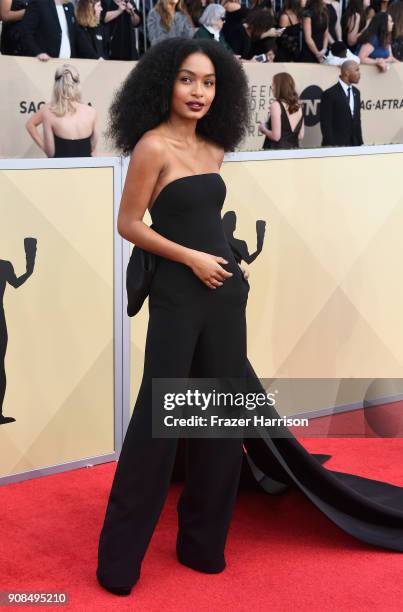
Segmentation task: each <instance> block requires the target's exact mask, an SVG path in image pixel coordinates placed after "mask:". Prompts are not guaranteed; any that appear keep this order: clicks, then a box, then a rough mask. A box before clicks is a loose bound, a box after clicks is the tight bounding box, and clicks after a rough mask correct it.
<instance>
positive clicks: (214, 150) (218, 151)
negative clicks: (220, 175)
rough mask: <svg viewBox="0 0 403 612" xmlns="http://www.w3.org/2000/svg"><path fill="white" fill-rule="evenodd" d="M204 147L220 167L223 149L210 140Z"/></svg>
mask: <svg viewBox="0 0 403 612" xmlns="http://www.w3.org/2000/svg"><path fill="white" fill-rule="evenodd" d="M204 145H205V146H206V148H207V150H208V152H209V154H210V155H212V156H213V157H214V159H215V160H216V161H217V164H218V165H219V166H221V164H222V161H223V159H224V154H225V150H224V148H223V147H222V146H221V145H219V144H218V143H216V142H212V141H211V140H206V141H205V142H204Z"/></svg>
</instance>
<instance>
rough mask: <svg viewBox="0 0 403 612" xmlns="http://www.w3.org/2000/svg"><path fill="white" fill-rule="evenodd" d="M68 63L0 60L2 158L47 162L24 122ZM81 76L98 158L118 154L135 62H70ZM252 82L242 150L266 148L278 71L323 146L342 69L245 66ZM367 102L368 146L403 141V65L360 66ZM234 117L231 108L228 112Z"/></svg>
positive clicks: (314, 141) (309, 138)
mask: <svg viewBox="0 0 403 612" xmlns="http://www.w3.org/2000/svg"><path fill="white" fill-rule="evenodd" d="M62 63H63V60H59V59H52V60H50V61H48V62H40V61H38V60H37V59H36V58H27V57H15V58H14V57H7V56H0V113H1V116H2V117H3V118H7V121H3V122H2V128H1V132H2V138H1V140H0V157H25V158H32V157H44V153H43V152H42V151H41V150H40V149H39V148H38V147H37V146H36V145H35V144H34V142H33V141H32V139H31V138H30V136H29V134H28V132H27V131H26V129H25V123H26V122H27V120H28V119H29V117H30V116H31V115H32V114H33V113H35V112H36V111H37V110H38V109H39V108H40V107H41V105H42V104H44V103H45V102H49V101H50V98H51V93H52V87H53V83H54V74H55V70H56V68H57V67H58V66H59V65H60V64H62ZM71 63H73V64H74V65H75V66H76V67H77V68H78V70H79V72H80V75H81V85H82V92H83V102H85V103H88V104H91V105H92V106H93V107H94V108H96V110H97V112H98V126H99V129H100V132H101V138H100V141H99V144H98V147H97V151H96V154H97V155H98V156H105V155H114V154H115V152H114V151H113V150H111V146H110V143H108V142H106V140H105V137H104V134H103V132H104V126H106V123H107V112H108V108H109V106H110V103H111V101H112V97H113V94H114V92H115V91H116V89H117V88H118V87H119V85H120V84H121V83H122V81H123V80H124V78H125V77H126V76H127V74H128V73H129V71H130V70H131V69H132V68H133V67H134V65H135V62H119V61H102V60H98V61H96V60H79V59H74V60H71ZM243 66H244V70H245V72H246V74H247V77H248V81H249V96H250V104H251V108H252V111H253V112H252V117H251V125H250V126H249V133H248V136H247V138H246V139H245V140H244V142H243V143H242V145H241V146H240V150H243V151H257V150H260V149H261V148H262V145H263V140H264V136H262V135H259V133H258V125H259V123H260V122H261V121H266V120H267V111H268V107H269V104H270V103H271V101H272V99H273V96H272V91H271V80H272V77H273V75H274V74H276V73H278V72H284V71H285V72H289V73H290V74H291V75H292V76H293V77H294V80H295V83H296V87H297V91H298V93H299V95H300V98H301V100H302V101H303V104H304V110H305V125H306V130H305V137H304V141H303V143H302V145H303V147H305V148H309V147H319V146H320V143H321V132H320V126H319V117H320V115H319V113H320V96H321V93H322V91H323V90H324V89H326V88H328V87H330V86H332V85H333V84H334V83H336V82H337V79H338V75H339V69H338V68H336V67H334V66H319V65H313V64H298V63H290V64H260V63H256V64H253V63H246V64H243ZM358 86H359V89H360V91H361V99H362V126H363V137H364V143H365V144H367V145H373V144H392V143H402V142H403V122H402V119H401V117H402V113H403V64H393V65H391V66H390V70H389V71H388V72H386V73H379V71H378V69H377V68H376V67H375V66H361V81H360V83H359V85H358ZM229 112H230V109H229Z"/></svg>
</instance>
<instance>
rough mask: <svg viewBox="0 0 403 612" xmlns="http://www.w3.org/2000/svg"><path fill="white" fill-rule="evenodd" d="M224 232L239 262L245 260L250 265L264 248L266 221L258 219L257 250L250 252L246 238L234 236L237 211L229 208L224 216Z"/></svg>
mask: <svg viewBox="0 0 403 612" xmlns="http://www.w3.org/2000/svg"><path fill="white" fill-rule="evenodd" d="M222 222H223V227H224V232H225V235H226V237H227V240H228V242H229V244H230V246H231V249H232V251H233V253H234V257H235V260H236V262H237V263H240V262H241V261H244V262H245V263H247V264H248V265H249V264H251V263H252V262H253V261H255V259H256V257H258V256H259V255H260V253H261V252H262V249H263V243H264V235H265V232H266V221H263V219H258V220H257V221H256V251H255V252H254V253H249V250H248V245H247V244H246V242H245V240H239V239H238V238H235V237H234V232H235V229H236V213H235V211H233V210H228V211H227V212H226V213H225V215H224V216H223V218H222Z"/></svg>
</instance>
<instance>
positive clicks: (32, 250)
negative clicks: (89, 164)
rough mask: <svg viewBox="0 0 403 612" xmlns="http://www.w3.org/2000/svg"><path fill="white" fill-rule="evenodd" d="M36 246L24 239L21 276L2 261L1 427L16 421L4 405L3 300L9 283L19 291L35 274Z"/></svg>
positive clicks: (5, 348) (28, 239) (0, 340)
mask: <svg viewBox="0 0 403 612" xmlns="http://www.w3.org/2000/svg"><path fill="white" fill-rule="evenodd" d="M36 245H37V240H36V238H24V249H25V259H26V267H25V268H26V269H25V272H24V274H21V276H16V274H15V272H14V268H13V265H12V263H11V262H10V261H6V260H4V259H0V425H4V424H6V423H11V422H13V421H15V418H14V417H6V416H4V414H3V403H4V396H5V394H6V386H7V377H6V370H5V357H6V351H7V342H8V334H7V324H6V316H5V313H4V302H3V298H4V293H5V290H6V285H7V283H8V284H9V285H11V286H12V287H14V288H15V289H18V287H21V285H23V284H24V283H25V281H26V280H28V278H29V277H30V276H31V274H32V273H33V271H34V267H35V257H36Z"/></svg>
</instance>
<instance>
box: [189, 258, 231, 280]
mask: <svg viewBox="0 0 403 612" xmlns="http://www.w3.org/2000/svg"><path fill="white" fill-rule="evenodd" d="M222 263H223V264H227V263H228V261H227V260H226V259H224V258H223V257H218V256H217V255H210V253H204V252H203V251H193V252H192V254H191V256H190V258H189V261H188V265H189V267H190V268H191V269H192V271H193V272H194V274H196V276H197V277H198V278H199V279H200V280H201V281H202V282H203V283H204V284H205V285H207V287H209V288H210V289H217V287H221V285H222V284H223V282H224V281H225V280H226V279H227V278H230V277H231V276H233V274H232V272H227V270H225V269H224V268H223V267H222V266H220V264H222Z"/></svg>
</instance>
